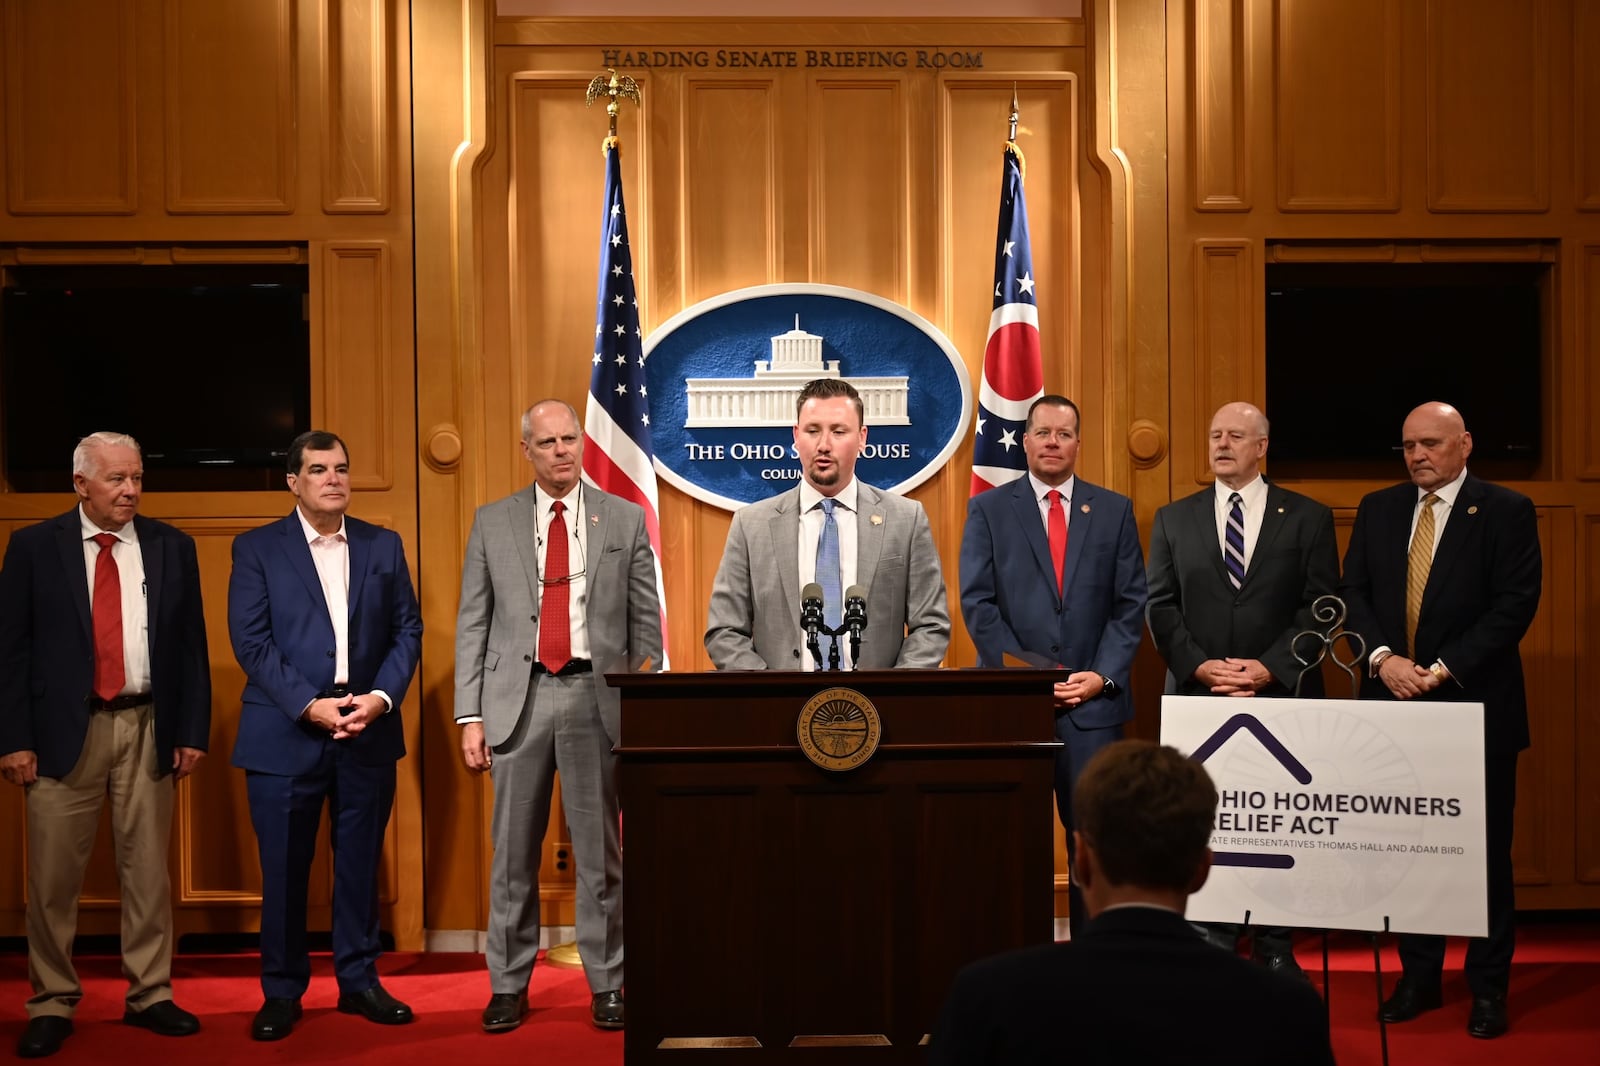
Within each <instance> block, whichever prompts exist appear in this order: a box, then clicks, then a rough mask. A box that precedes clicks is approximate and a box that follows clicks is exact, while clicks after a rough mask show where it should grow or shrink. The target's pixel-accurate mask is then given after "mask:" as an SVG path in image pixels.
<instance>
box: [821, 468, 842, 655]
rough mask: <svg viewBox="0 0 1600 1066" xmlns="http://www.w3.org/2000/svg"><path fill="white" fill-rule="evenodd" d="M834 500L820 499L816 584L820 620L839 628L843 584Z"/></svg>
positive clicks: (832, 627)
mask: <svg viewBox="0 0 1600 1066" xmlns="http://www.w3.org/2000/svg"><path fill="white" fill-rule="evenodd" d="M836 503H837V501H836V500H833V499H829V498H824V499H823V501H822V505H821V506H822V535H821V536H820V537H818V538H817V584H819V585H821V586H822V621H823V622H824V623H825V624H826V625H827V626H828V628H830V629H837V628H839V619H840V617H841V614H840V612H841V611H842V610H843V608H844V585H843V583H842V581H841V580H840V577H839V524H838V523H837V522H835V521H834V520H833V508H834V505H835V504H836Z"/></svg>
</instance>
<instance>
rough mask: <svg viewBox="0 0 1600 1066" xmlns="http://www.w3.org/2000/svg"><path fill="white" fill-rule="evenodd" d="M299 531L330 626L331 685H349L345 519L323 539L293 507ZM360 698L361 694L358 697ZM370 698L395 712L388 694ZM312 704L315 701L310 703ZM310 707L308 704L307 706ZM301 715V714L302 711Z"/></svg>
mask: <svg viewBox="0 0 1600 1066" xmlns="http://www.w3.org/2000/svg"><path fill="white" fill-rule="evenodd" d="M294 513H295V515H296V517H298V518H299V519H300V529H301V530H302V531H303V532H304V533H305V535H306V544H307V545H308V546H309V547H310V548H311V562H312V565H314V566H315V567H316V568H317V580H318V581H319V582H320V583H321V585H322V598H323V600H324V601H326V602H327V605H328V621H329V623H330V624H332V626H333V683H334V684H335V685H348V684H349V683H350V541H349V539H348V538H347V537H346V536H345V532H344V516H343V515H340V516H339V528H338V529H337V530H335V531H334V532H332V533H329V534H327V535H326V536H324V535H323V534H321V533H318V532H317V530H316V527H314V526H313V525H312V524H311V523H310V522H308V521H306V516H305V514H304V513H303V512H302V511H301V510H300V508H298V507H296V508H295V509H294ZM357 695H360V693H357ZM372 695H374V696H377V697H378V698H379V699H381V700H383V705H384V713H385V714H387V713H388V712H389V711H390V710H392V709H393V708H394V701H393V700H391V699H390V698H389V694H388V693H387V692H384V691H382V690H381V689H373V690H372ZM313 702H315V701H313ZM306 706H307V707H310V706H311V704H309V703H308V704H306ZM301 713H302V714H304V713H305V712H304V711H301Z"/></svg>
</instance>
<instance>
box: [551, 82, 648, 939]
mask: <svg viewBox="0 0 1600 1066" xmlns="http://www.w3.org/2000/svg"><path fill="white" fill-rule="evenodd" d="M601 97H605V98H606V118H607V119H608V120H609V122H610V130H609V132H608V133H607V134H606V139H605V140H603V141H601V142H600V154H601V155H602V156H604V155H605V154H606V153H607V152H609V151H611V149H613V148H616V147H617V146H618V144H619V143H620V142H619V140H618V138H617V112H618V111H620V110H621V109H622V105H621V101H623V100H632V101H633V102H634V103H635V104H641V103H643V102H644V96H643V94H642V93H641V92H640V91H639V83H638V82H636V81H634V80H633V79H632V78H630V77H628V75H626V74H618V73H617V72H616V71H615V70H613V69H612V68H610V67H607V68H606V72H605V73H604V74H597V75H595V77H594V80H592V81H591V82H589V87H588V88H587V89H586V90H584V106H586V107H593V106H594V102H595V101H596V100H598V99H600V98H601ZM574 918H576V915H574ZM544 958H545V962H547V963H549V964H550V965H551V966H556V967H560V968H562V969H569V970H581V969H583V956H581V955H580V954H578V945H577V944H576V943H573V942H571V941H569V942H567V943H565V944H556V945H555V946H553V947H552V948H550V950H549V951H547V952H545V956H544Z"/></svg>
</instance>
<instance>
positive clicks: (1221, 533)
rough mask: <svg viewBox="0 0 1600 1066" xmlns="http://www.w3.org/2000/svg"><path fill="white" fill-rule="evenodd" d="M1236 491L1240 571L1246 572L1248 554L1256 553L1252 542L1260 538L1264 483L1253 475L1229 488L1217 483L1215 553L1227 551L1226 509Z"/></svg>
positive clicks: (1230, 505) (1265, 487)
mask: <svg viewBox="0 0 1600 1066" xmlns="http://www.w3.org/2000/svg"><path fill="white" fill-rule="evenodd" d="M1236 492H1237V493H1238V494H1239V510H1240V512H1241V514H1242V515H1243V517H1244V571H1245V573H1247V574H1248V573H1249V572H1250V557H1251V556H1253V555H1254V554H1255V553H1256V541H1258V540H1260V539H1261V523H1262V520H1263V519H1264V518H1265V516H1266V513H1267V483H1266V481H1265V480H1263V479H1262V477H1261V475H1260V474H1257V475H1256V477H1255V480H1253V481H1251V482H1250V484H1248V485H1246V486H1244V487H1243V488H1238V489H1230V488H1229V487H1228V486H1226V485H1224V484H1223V483H1222V482H1221V481H1218V482H1217V499H1216V504H1217V507H1216V516H1217V553H1218V554H1219V555H1227V554H1228V512H1229V511H1231V510H1233V504H1231V503H1229V502H1228V498H1229V497H1230V496H1232V495H1233V494H1234V493H1236Z"/></svg>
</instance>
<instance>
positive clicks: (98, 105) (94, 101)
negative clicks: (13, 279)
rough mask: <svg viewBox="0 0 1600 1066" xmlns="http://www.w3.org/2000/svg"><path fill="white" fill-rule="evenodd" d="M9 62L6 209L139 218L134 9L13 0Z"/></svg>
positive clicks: (87, 1) (81, 1)
mask: <svg viewBox="0 0 1600 1066" xmlns="http://www.w3.org/2000/svg"><path fill="white" fill-rule="evenodd" d="M86 28H92V31H93V32H87V33H86V32H85V29H86ZM3 60H4V62H3V65H4V67H5V95H6V125H5V157H6V206H7V207H8V208H9V209H10V210H11V212H12V213H13V214H18V215H99V214H131V213H132V212H133V211H134V210H135V209H136V208H137V206H138V196H137V192H136V189H137V173H138V167H137V157H136V153H135V150H134V144H135V139H136V131H135V122H136V120H135V114H136V106H137V102H138V84H137V71H136V69H135V66H136V62H137V40H136V34H135V27H134V7H133V5H132V4H128V3H121V2H118V0H59V2H57V3H50V4H39V3H20V2H16V3H8V4H6V5H5V50H4V53H3Z"/></svg>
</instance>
